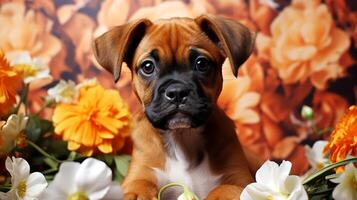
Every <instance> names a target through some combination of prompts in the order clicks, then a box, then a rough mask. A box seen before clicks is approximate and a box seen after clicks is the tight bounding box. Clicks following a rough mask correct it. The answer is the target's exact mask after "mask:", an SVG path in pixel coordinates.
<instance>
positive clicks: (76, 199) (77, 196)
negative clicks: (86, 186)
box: [67, 192, 89, 200]
mask: <svg viewBox="0 0 357 200" xmlns="http://www.w3.org/2000/svg"><path fill="white" fill-rule="evenodd" d="M67 200H89V198H88V197H87V195H85V194H84V193H83V192H76V193H74V194H71V195H70V196H69V197H68V199H67Z"/></svg>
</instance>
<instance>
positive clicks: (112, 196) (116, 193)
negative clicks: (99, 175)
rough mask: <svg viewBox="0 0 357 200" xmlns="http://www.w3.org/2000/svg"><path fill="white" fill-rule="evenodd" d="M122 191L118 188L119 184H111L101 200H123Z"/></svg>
mask: <svg viewBox="0 0 357 200" xmlns="http://www.w3.org/2000/svg"><path fill="white" fill-rule="evenodd" d="M123 198H124V197H123V191H122V189H121V188H120V185H119V183H115V182H114V183H112V185H111V186H110V188H109V191H108V192H107V194H106V195H105V196H104V197H103V200H121V199H123Z"/></svg>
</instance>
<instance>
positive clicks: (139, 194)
mask: <svg viewBox="0 0 357 200" xmlns="http://www.w3.org/2000/svg"><path fill="white" fill-rule="evenodd" d="M157 192H158V190H157V186H156V185H155V184H153V183H151V182H149V181H145V180H135V181H132V182H130V183H128V184H127V185H126V186H125V194H124V200H157V198H156V197H157Z"/></svg>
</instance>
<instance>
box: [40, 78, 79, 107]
mask: <svg viewBox="0 0 357 200" xmlns="http://www.w3.org/2000/svg"><path fill="white" fill-rule="evenodd" d="M47 93H48V97H47V100H54V101H56V103H71V102H72V101H73V99H74V97H75V95H76V84H75V83H74V82H73V81H71V80H69V81H64V80H61V81H60V82H59V83H58V84H57V85H56V86H55V87H53V88H50V89H49V90H48V91H47Z"/></svg>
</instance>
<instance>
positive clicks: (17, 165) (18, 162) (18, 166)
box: [5, 157, 30, 184]
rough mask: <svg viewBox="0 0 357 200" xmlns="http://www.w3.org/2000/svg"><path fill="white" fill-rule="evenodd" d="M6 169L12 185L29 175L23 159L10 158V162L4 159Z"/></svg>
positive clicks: (27, 166)
mask: <svg viewBox="0 0 357 200" xmlns="http://www.w3.org/2000/svg"><path fill="white" fill-rule="evenodd" d="M5 165H6V169H7V170H8V171H9V173H10V174H11V177H12V183H13V184H15V182H17V181H20V180H26V179H27V177H28V176H29V174H30V165H29V164H28V163H27V161H26V160H25V159H23V158H15V157H12V160H11V159H10V158H9V157H8V158H7V159H6V163H5Z"/></svg>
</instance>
